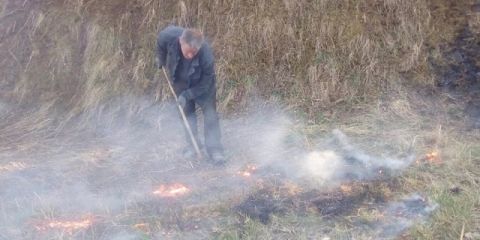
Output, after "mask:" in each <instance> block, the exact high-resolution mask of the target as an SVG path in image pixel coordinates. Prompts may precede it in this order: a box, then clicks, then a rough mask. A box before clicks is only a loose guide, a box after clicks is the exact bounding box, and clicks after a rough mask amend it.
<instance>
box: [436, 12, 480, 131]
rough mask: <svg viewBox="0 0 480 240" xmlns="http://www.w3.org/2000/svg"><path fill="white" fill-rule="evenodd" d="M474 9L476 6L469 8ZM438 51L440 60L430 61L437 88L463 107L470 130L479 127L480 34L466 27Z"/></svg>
mask: <svg viewBox="0 0 480 240" xmlns="http://www.w3.org/2000/svg"><path fill="white" fill-rule="evenodd" d="M475 7H478V6H477V5H475V6H474V7H473V8H472V9H474V8H475ZM440 52H441V55H442V56H441V57H440V58H438V59H433V58H430V64H431V68H432V70H433V72H434V73H435V75H436V77H437V86H438V87H440V88H441V89H442V90H443V91H444V92H446V93H448V94H449V96H450V97H451V99H452V100H453V101H455V102H458V103H463V104H464V106H465V107H464V114H465V116H466V118H467V121H468V124H469V125H470V127H472V128H480V60H479V57H478V56H480V34H478V33H475V32H474V31H473V30H472V29H471V28H470V26H469V25H468V24H466V25H465V26H464V27H463V29H461V31H460V32H459V33H458V35H457V37H456V38H455V40H454V41H453V42H452V43H450V44H446V45H444V46H443V47H441V49H440Z"/></svg>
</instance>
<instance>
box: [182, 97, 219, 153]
mask: <svg viewBox="0 0 480 240" xmlns="http://www.w3.org/2000/svg"><path fill="white" fill-rule="evenodd" d="M180 93H181V91H177V94H180ZM197 104H198V105H199V107H200V109H201V110H202V113H203V120H204V134H205V147H206V150H207V152H208V154H212V152H215V151H220V152H223V147H222V143H221V133H220V125H219V121H218V114H217V103H216V97H215V93H213V94H212V96H209V97H206V98H201V99H197V100H190V101H187V104H186V105H185V108H184V109H183V112H184V113H185V116H186V117H187V120H188V123H189V124H190V128H191V129H192V133H193V135H194V136H195V140H196V141H197V143H198V144H199V145H201V144H200V141H198V140H199V139H198V130H197V114H196V105H197ZM182 122H183V120H182ZM184 129H185V137H186V139H187V142H188V143H189V146H190V147H191V148H192V149H193V143H192V140H191V138H190V135H189V133H188V130H187V128H186V127H185V126H184ZM199 147H200V146H199Z"/></svg>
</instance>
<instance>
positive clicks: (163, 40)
mask: <svg viewBox="0 0 480 240" xmlns="http://www.w3.org/2000/svg"><path fill="white" fill-rule="evenodd" d="M167 42H168V41H167V36H166V33H165V31H161V32H160V33H159V34H158V37H157V51H156V56H155V62H156V64H157V67H158V68H162V67H163V66H165V64H166V61H167V44H168V43H167Z"/></svg>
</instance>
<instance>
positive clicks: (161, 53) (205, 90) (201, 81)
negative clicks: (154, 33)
mask: <svg viewBox="0 0 480 240" xmlns="http://www.w3.org/2000/svg"><path fill="white" fill-rule="evenodd" d="M183 30H184V29H183V28H181V27H176V26H168V27H167V28H165V29H163V30H162V31H161V32H160V33H159V34H158V38H157V56H156V57H157V63H158V67H159V68H161V67H163V66H165V68H166V69H167V70H168V73H169V78H170V80H171V81H172V82H173V85H175V84H178V79H176V76H175V71H176V69H177V65H178V63H179V61H180V58H181V57H183V56H180V55H181V51H180V42H179V37H180V36H181V35H182V32H183ZM214 60H215V59H214V56H213V52H212V49H211V48H210V46H209V45H208V43H207V42H206V41H205V43H204V44H203V45H202V47H201V48H200V50H199V51H198V53H197V55H196V56H195V57H194V58H193V59H192V60H191V64H190V67H189V68H188V69H187V71H188V83H187V84H186V86H187V87H186V89H185V97H186V98H187V100H193V99H195V100H202V99H207V98H210V97H212V96H215V68H214Z"/></svg>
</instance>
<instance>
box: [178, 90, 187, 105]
mask: <svg viewBox="0 0 480 240" xmlns="http://www.w3.org/2000/svg"><path fill="white" fill-rule="evenodd" d="M185 95H186V94H185V91H183V92H182V93H180V95H178V98H177V102H178V105H180V106H181V107H182V108H185V106H186V105H187V98H186V97H185Z"/></svg>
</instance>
